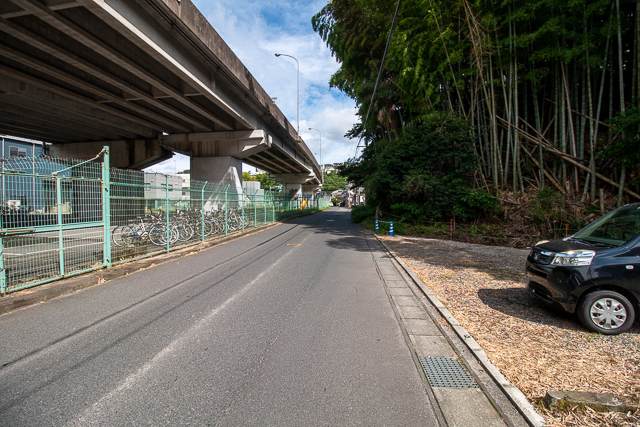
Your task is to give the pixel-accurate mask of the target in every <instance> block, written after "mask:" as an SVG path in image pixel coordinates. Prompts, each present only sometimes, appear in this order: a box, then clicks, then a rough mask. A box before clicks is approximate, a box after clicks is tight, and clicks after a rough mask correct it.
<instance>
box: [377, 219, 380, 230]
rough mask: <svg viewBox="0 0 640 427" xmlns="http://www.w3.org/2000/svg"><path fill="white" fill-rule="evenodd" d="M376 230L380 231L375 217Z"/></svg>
mask: <svg viewBox="0 0 640 427" xmlns="http://www.w3.org/2000/svg"><path fill="white" fill-rule="evenodd" d="M376 231H380V226H379V225H378V220H377V219H376Z"/></svg>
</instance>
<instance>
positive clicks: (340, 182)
mask: <svg viewBox="0 0 640 427" xmlns="http://www.w3.org/2000/svg"><path fill="white" fill-rule="evenodd" d="M346 187H347V179H346V178H345V177H343V176H342V175H340V173H339V172H332V173H325V174H324V183H323V184H322V191H323V192H325V193H330V192H332V191H336V190H344V189H345V188H346Z"/></svg>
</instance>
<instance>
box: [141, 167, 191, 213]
mask: <svg viewBox="0 0 640 427" xmlns="http://www.w3.org/2000/svg"><path fill="white" fill-rule="evenodd" d="M182 188H183V185H182V177H181V176H180V175H168V176H167V175H164V174H161V173H145V174H144V198H145V199H146V201H147V208H148V209H152V210H164V209H165V207H166V202H165V198H166V199H169V210H173V209H175V208H176V207H179V205H180V201H181V200H182V193H183V190H182Z"/></svg>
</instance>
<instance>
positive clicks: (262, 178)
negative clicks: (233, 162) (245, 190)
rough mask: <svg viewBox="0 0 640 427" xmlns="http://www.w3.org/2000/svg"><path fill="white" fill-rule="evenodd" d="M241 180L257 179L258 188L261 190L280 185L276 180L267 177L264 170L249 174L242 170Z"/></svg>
mask: <svg viewBox="0 0 640 427" xmlns="http://www.w3.org/2000/svg"><path fill="white" fill-rule="evenodd" d="M242 180H243V181H259V182H260V188H262V189H263V190H268V189H269V188H271V187H277V186H279V185H280V184H279V183H278V182H276V181H273V180H271V179H269V174H267V173H266V172H265V173H259V174H256V175H251V174H249V173H248V172H242Z"/></svg>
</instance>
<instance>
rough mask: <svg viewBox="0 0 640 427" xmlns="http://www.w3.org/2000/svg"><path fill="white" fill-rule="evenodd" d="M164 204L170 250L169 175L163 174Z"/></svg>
mask: <svg viewBox="0 0 640 427" xmlns="http://www.w3.org/2000/svg"><path fill="white" fill-rule="evenodd" d="M164 179H165V188H164V205H165V207H166V212H167V213H166V223H167V252H170V251H171V230H170V229H169V175H165V176H164Z"/></svg>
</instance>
